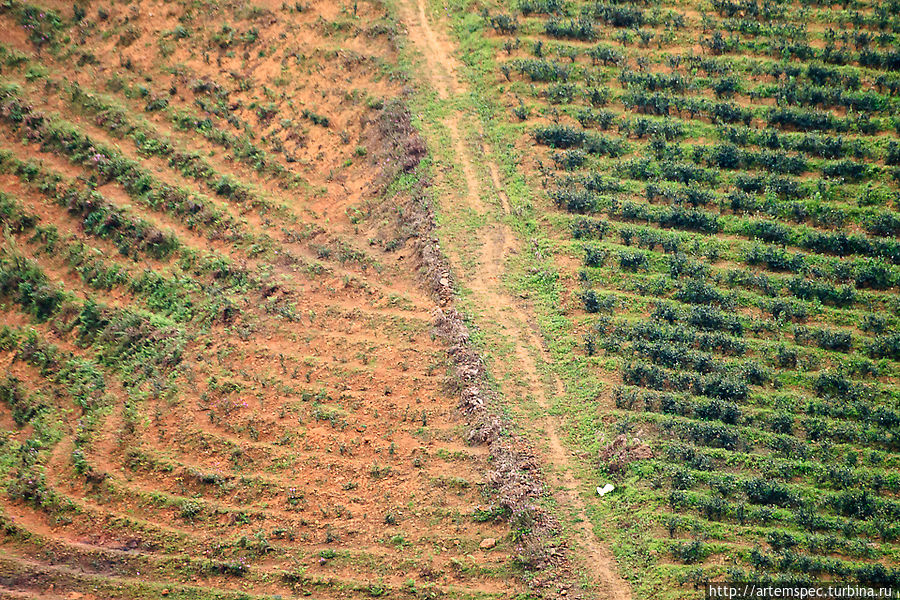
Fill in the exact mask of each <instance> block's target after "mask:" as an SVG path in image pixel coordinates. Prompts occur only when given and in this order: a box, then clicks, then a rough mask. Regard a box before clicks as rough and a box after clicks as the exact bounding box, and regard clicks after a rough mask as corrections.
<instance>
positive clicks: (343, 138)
mask: <svg viewBox="0 0 900 600" xmlns="http://www.w3.org/2000/svg"><path fill="white" fill-rule="evenodd" d="M0 32H2V36H0V38H2V46H0V64H2V70H0V190H2V193H0V215H2V217H0V218H2V224H3V235H4V238H3V241H2V250H0V315H2V316H0V323H2V327H0V365H2V369H0V370H2V372H3V375H2V378H0V398H2V400H3V402H2V403H0V431H2V434H0V480H2V481H3V482H4V485H3V488H2V490H0V520H2V536H0V596H3V597H10V598H22V597H33V598H159V597H163V596H165V597H168V598H249V597H285V598H287V597H299V596H310V597H315V598H338V597H340V598H351V597H380V596H383V597H404V598H406V597H421V598H431V597H447V598H494V597H497V598H509V597H512V596H514V595H515V594H516V593H518V592H519V591H520V588H521V583H520V577H519V573H518V571H517V567H516V566H515V565H514V564H512V563H510V561H509V558H508V555H509V544H511V542H510V541H509V538H508V537H507V533H508V531H507V526H506V525H505V524H503V523H500V522H498V521H497V520H496V519H495V518H494V517H495V516H496V514H498V513H497V511H495V510H494V509H493V507H492V506H491V505H490V504H489V502H490V501H489V500H487V499H486V496H485V473H486V472H487V470H488V465H487V450H486V449H485V448H483V447H479V446H473V445H470V444H469V443H468V442H467V436H468V430H467V428H466V425H465V423H464V421H463V420H462V419H461V418H460V416H459V415H458V414H457V408H456V406H457V401H458V399H457V397H456V393H455V391H454V390H453V389H448V388H447V387H446V385H445V379H446V374H447V366H448V359H447V354H446V348H445V347H444V344H443V341H442V340H441V339H440V337H435V336H434V334H433V331H432V322H433V311H434V310H435V309H436V307H437V306H438V305H439V303H441V302H446V301H447V299H448V298H447V296H446V291H447V289H449V288H448V287H447V286H448V284H447V282H446V281H444V282H443V283H442V284H440V285H437V284H436V285H437V287H435V288H434V289H435V290H436V292H438V293H437V295H433V294H432V292H431V291H430V290H428V289H427V288H426V285H425V283H424V282H423V280H422V277H421V276H420V274H419V273H420V271H421V270H422V268H423V264H422V263H421V256H422V252H423V250H422V249H423V247H426V246H428V245H429V244H431V243H432V240H431V238H430V237H429V236H430V235H431V234H430V233H429V232H430V229H429V228H430V227H431V216H430V213H429V212H428V210H427V206H426V205H424V204H423V202H422V195H421V185H422V183H421V181H420V179H419V175H418V174H417V173H416V169H417V165H418V164H419V162H420V160H421V159H422V158H423V157H424V155H425V145H424V143H423V140H422V139H421V138H420V137H419V136H418V134H416V132H415V131H414V130H413V128H412V125H411V123H410V115H409V113H408V111H407V110H406V109H405V108H404V106H403V103H402V101H400V100H396V99H392V98H396V97H399V96H402V95H403V91H404V87H405V86H407V85H408V82H407V81H406V79H405V75H404V72H403V71H402V70H400V69H399V68H398V66H397V60H398V54H397V48H396V46H395V40H396V38H397V36H398V35H399V32H400V27H399V26H398V23H397V21H396V20H395V19H394V18H393V17H392V16H391V15H390V14H389V13H388V11H387V9H386V8H385V7H384V6H383V5H381V4H380V3H378V2H374V3H373V2H352V3H347V4H346V5H344V4H341V3H334V2H316V1H313V2H296V3H293V2H291V3H280V2H258V3H250V2H230V1H229V2H215V3H206V2H199V3H197V2H154V1H147V2H143V1H137V2H130V3H118V2H113V3H95V2H90V3H87V2H85V3H82V2H77V3H75V4H74V5H72V4H71V3H64V2H54V1H47V2H39V3H36V4H32V3H22V2H19V1H18V0H11V1H10V2H4V3H3V4H2V6H0ZM431 275H432V276H433V277H435V278H444V279H446V274H443V273H436V274H435V273H432V274H431ZM441 286H443V287H441ZM440 290H444V293H443V296H442V295H441V293H439V292H440ZM487 538H493V539H496V540H499V543H497V545H496V546H492V544H491V543H490V542H487V543H484V544H482V542H483V540H485V539H487Z"/></svg>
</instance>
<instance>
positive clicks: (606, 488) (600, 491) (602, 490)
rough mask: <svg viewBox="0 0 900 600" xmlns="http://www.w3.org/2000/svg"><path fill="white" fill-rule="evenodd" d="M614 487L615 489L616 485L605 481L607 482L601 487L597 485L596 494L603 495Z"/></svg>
mask: <svg viewBox="0 0 900 600" xmlns="http://www.w3.org/2000/svg"><path fill="white" fill-rule="evenodd" d="M614 489H616V486H614V485H613V484H611V483H607V484H606V485H604V486H603V487H600V486H597V495H598V496H605V495H607V494H608V493H610V492H611V491H613V490H614Z"/></svg>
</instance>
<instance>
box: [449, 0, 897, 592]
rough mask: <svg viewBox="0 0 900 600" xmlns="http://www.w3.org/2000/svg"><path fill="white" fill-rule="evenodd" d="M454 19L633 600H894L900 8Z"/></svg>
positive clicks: (791, 6) (585, 468)
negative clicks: (779, 595)
mask: <svg viewBox="0 0 900 600" xmlns="http://www.w3.org/2000/svg"><path fill="white" fill-rule="evenodd" d="M442 13H443V14H449V19H447V27H448V29H449V30H450V31H452V32H454V33H455V35H456V39H457V41H458V43H459V44H460V53H459V56H460V58H461V59H462V60H463V61H465V68H464V74H463V77H468V78H469V79H470V80H471V81H472V85H473V88H474V90H475V92H474V93H475V95H476V96H477V98H478V102H477V103H476V109H475V110H477V115H478V116H479V117H480V118H481V120H482V122H483V123H484V124H485V127H486V138H487V139H488V140H489V141H490V143H491V144H492V146H493V148H494V156H495V157H496V158H495V160H496V161H497V164H498V165H499V167H500V171H501V172H502V173H503V185H504V187H505V189H506V191H507V192H508V198H504V202H506V203H507V205H508V207H507V208H505V211H504V212H505V214H504V215H503V216H501V217H500V218H501V219H502V220H504V221H505V222H506V223H508V224H509V225H510V227H512V228H513V229H515V231H516V232H517V233H518V235H519V237H520V238H521V239H522V240H523V247H525V248H526V249H527V250H525V251H522V252H521V253H520V254H519V255H516V256H512V257H511V258H510V263H509V264H510V269H511V270H510V273H511V279H510V289H511V290H512V291H515V292H517V293H519V294H521V296H522V297H523V298H529V302H530V303H531V305H532V307H533V310H534V312H535V315H536V319H537V323H538V325H539V327H540V330H541V333H542V334H543V337H544V342H545V343H546V344H547V347H548V350H547V355H546V357H545V359H544V360H543V366H544V367H545V368H547V369H548V370H549V371H550V372H553V373H556V374H557V375H558V376H559V377H560V378H561V379H562V380H563V383H564V388H565V390H564V392H563V393H561V394H558V395H557V397H556V398H555V401H554V403H553V404H552V405H551V406H550V407H549V408H550V410H552V411H553V413H554V414H558V415H561V417H560V418H561V419H563V421H564V422H565V423H566V430H567V432H568V434H569V436H568V437H569V439H568V441H569V446H570V449H571V450H573V451H575V452H578V453H580V456H581V457H582V459H581V467H580V468H578V469H577V470H576V472H577V473H578V474H579V475H580V476H581V479H580V481H581V483H580V486H579V489H580V490H581V496H582V498H583V499H584V500H585V502H587V503H588V510H587V513H588V516H590V517H591V519H592V523H593V526H594V533H596V534H597V535H598V536H599V537H600V538H602V539H605V540H606V541H608V542H609V543H610V544H611V545H612V549H613V551H614V553H615V555H616V558H617V560H618V564H619V571H620V573H621V574H622V575H623V576H624V577H625V578H627V579H628V580H629V581H630V583H631V584H632V587H633V589H634V595H635V596H636V597H641V598H683V597H693V596H702V593H703V592H702V591H701V590H700V589H697V586H698V584H700V583H702V582H703V581H706V580H709V579H714V580H726V579H729V580H735V579H737V580H748V579H749V580H757V581H760V580H761V581H766V580H779V581H795V582H796V581H811V580H813V581H814V580H822V579H835V580H838V581H854V582H862V583H868V584H875V585H886V586H889V585H893V586H896V585H897V583H898V582H900V569H898V564H900V545H898V544H900V526H898V524H900V497H898V492H900V478H898V466H900V445H898V433H900V392H898V387H897V384H898V375H900V364H898V360H900V334H898V331H900V329H898V316H900V297H898V293H897V291H898V284H900V269H898V265H900V241H898V234H900V192H898V181H900V140H898V134H900V96H898V94H900V73H898V70H900V62H898V60H900V54H898V51H897V48H898V44H897V41H898V37H897V36H898V35H900V16H898V15H900V7H898V5H897V3H896V2H892V1H890V0H888V1H885V2H869V1H851V2H844V3H842V4H837V3H828V2H787V1H777V0H776V1H768V0H767V1H764V2H762V1H760V2H757V1H756V0H748V1H740V2H732V1H731V0H712V1H711V2H707V1H706V0H702V1H698V0H689V1H679V2H669V1H667V0H661V1H651V0H648V1H646V2H631V3H629V2H617V1H614V0H613V1H610V2H603V1H597V2H594V1H590V2H589V1H583V0H521V1H510V2H508V3H507V2H482V3H479V4H478V5H477V6H472V5H469V4H466V3H454V2H449V3H440V2H435V3H433V4H432V12H431V15H432V18H434V19H440V18H441V17H440V16H439V15H441V14H442ZM520 410H521V412H522V414H523V415H524V416H528V415H536V414H538V412H540V410H539V409H537V408H535V407H533V406H529V405H528V404H523V405H522V407H521V409H520ZM619 436H621V437H619ZM617 438H618V439H617ZM604 481H612V482H613V483H614V484H615V485H616V486H617V490H616V491H615V492H614V493H613V494H612V495H610V496H606V497H604V498H600V497H598V496H597V495H596V494H595V493H594V488H595V486H597V484H598V483H602V482H604ZM588 566H589V565H588Z"/></svg>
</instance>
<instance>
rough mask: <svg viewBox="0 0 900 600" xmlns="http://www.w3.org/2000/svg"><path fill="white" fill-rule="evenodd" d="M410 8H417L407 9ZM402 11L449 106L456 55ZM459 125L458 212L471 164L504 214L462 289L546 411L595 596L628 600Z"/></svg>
mask: <svg viewBox="0 0 900 600" xmlns="http://www.w3.org/2000/svg"><path fill="white" fill-rule="evenodd" d="M413 2H415V6H412V4H413ZM400 8H401V13H402V17H403V20H404V21H405V22H406V25H407V29H408V33H409V37H410V40H411V41H412V42H413V43H414V44H415V45H416V46H417V47H418V50H419V52H420V53H421V55H422V56H423V57H424V59H425V64H426V66H427V74H426V76H427V77H428V79H429V82H430V84H431V85H432V86H433V87H434V88H435V90H436V91H437V94H438V97H439V98H440V99H441V100H452V99H454V98H459V97H461V96H462V95H464V94H466V93H467V92H468V90H467V89H466V87H465V85H464V84H463V83H461V82H460V81H459V80H458V78H457V77H456V73H457V70H458V68H457V63H456V60H455V58H454V56H453V52H454V47H453V45H452V44H451V43H450V42H449V41H448V40H446V39H444V38H443V37H442V36H440V35H438V33H436V32H435V30H434V29H433V27H432V25H431V24H430V23H429V21H428V16H427V14H426V0H402V1H401V3H400ZM460 119H461V115H460V114H459V110H458V109H452V108H451V111H450V115H448V116H447V117H446V118H445V119H444V122H443V125H444V126H445V127H446V128H447V131H448V133H449V135H450V141H451V143H452V146H453V150H454V154H455V158H456V161H455V162H456V164H457V166H459V167H460V168H461V169H462V172H463V174H464V176H465V180H466V191H467V193H466V194H464V195H461V196H460V197H458V198H455V200H459V205H460V206H466V207H468V208H470V209H473V210H475V211H477V212H479V213H485V212H486V211H485V209H486V207H485V203H484V202H483V200H482V194H483V193H484V192H485V190H484V189H482V185H481V183H480V181H479V179H478V177H477V176H476V175H475V165H476V164H481V165H484V166H486V167H487V170H488V173H489V175H490V181H491V186H492V189H490V190H487V192H489V193H490V194H495V195H496V196H497V198H498V199H499V201H500V207H501V209H502V214H501V215H494V216H493V217H491V216H490V215H488V217H489V218H488V225H487V226H485V227H482V228H481V230H480V231H479V233H478V235H479V238H480V239H479V242H480V246H481V248H482V251H481V256H480V261H479V262H480V264H479V266H478V268H476V269H475V270H474V273H473V274H472V276H471V277H469V278H467V279H466V281H465V284H466V285H467V286H468V287H469V288H470V289H471V290H472V292H473V294H474V295H475V296H476V297H477V298H478V299H479V304H481V305H482V307H483V309H484V311H485V314H486V316H487V317H488V319H489V320H490V321H493V322H494V323H496V324H497V325H499V326H500V328H501V329H502V330H503V331H504V333H505V335H506V336H507V337H508V338H509V339H508V341H511V342H512V344H511V346H512V348H514V352H515V356H516V359H517V361H518V364H519V365H520V372H519V374H520V375H522V376H523V377H524V379H525V381H526V384H527V386H528V390H529V392H530V393H531V394H532V395H533V397H534V398H535V400H536V401H537V403H538V405H539V406H540V408H541V410H542V411H543V412H544V415H543V417H542V418H541V420H540V421H539V422H538V423H537V425H538V428H539V429H540V430H541V431H542V432H543V433H544V434H545V435H546V437H547V441H548V447H547V451H546V452H547V454H546V455H545V456H544V457H543V459H544V462H545V464H548V465H551V466H552V467H553V468H552V469H548V476H549V477H550V479H551V481H550V483H551V485H552V487H553V492H554V494H555V495H556V499H557V501H558V503H559V505H560V506H561V507H565V508H566V509H567V512H568V511H571V514H572V516H573V517H574V522H573V523H572V527H573V534H574V537H575V538H576V539H575V540H573V541H574V542H575V543H576V547H577V551H579V552H580V554H582V557H581V558H583V559H584V561H585V563H586V566H587V568H588V576H589V577H590V578H591V579H592V580H593V583H594V586H595V591H596V593H597V597H598V598H604V599H609V600H629V599H630V598H631V590H630V588H629V586H628V584H627V583H626V582H625V581H624V580H623V579H622V577H621V576H620V575H619V573H618V568H617V566H616V563H615V559H614V558H613V556H612V554H611V552H610V551H609V549H608V548H606V546H605V545H604V544H602V543H601V542H600V541H599V540H598V539H597V537H596V536H595V535H594V532H593V530H592V526H591V522H590V520H588V518H587V510H586V508H587V507H586V505H585V502H584V500H583V499H582V497H581V495H580V494H579V483H578V481H577V480H576V478H575V477H574V475H572V472H571V471H572V468H573V466H574V463H573V460H572V458H571V455H570V452H569V451H568V449H567V448H566V447H565V445H564V444H563V443H562V440H561V438H560V431H561V429H562V422H561V419H560V418H559V417H556V416H553V415H550V414H549V411H550V409H551V406H552V394H555V395H557V396H558V395H562V394H564V393H565V388H564V386H563V383H562V381H561V380H560V379H559V378H558V377H556V376H555V375H554V374H552V373H551V374H550V378H551V379H552V381H551V385H550V386H547V385H545V383H544V382H542V381H541V374H540V372H539V370H538V361H537V360H536V359H535V356H534V355H533V354H532V352H533V353H534V354H535V355H537V357H538V359H539V360H540V363H543V364H549V363H550V362H551V357H550V355H549V353H548V351H547V350H546V348H545V347H544V345H543V342H542V340H541V338H540V335H539V334H538V332H537V331H536V330H535V328H534V327H533V326H532V325H531V324H529V322H528V321H529V319H528V315H527V314H523V312H524V310H523V309H522V308H520V307H519V306H517V305H516V303H515V301H514V300H513V298H512V297H511V296H510V295H509V294H507V293H506V292H505V291H503V289H502V281H501V278H502V275H503V270H504V264H505V262H506V258H507V257H508V256H509V254H510V253H514V252H517V251H519V244H518V243H517V240H516V238H515V235H514V233H513V232H512V230H511V229H510V227H509V226H508V225H507V224H506V223H504V222H503V221H502V220H501V218H502V217H503V216H506V215H508V214H509V213H510V207H509V198H508V197H507V195H506V193H505V192H504V191H503V183H502V180H501V177H500V170H499V168H498V166H497V164H496V163H495V162H493V161H492V160H491V159H490V156H491V154H490V151H489V148H488V146H487V144H486V143H484V142H483V141H482V142H480V144H479V145H478V146H479V147H478V151H479V152H480V156H479V157H478V158H477V159H476V157H475V155H474V153H473V151H472V150H471V149H469V148H468V147H467V146H466V143H465V142H466V140H464V139H463V138H462V136H461V135H460V126H459V125H460ZM479 134H480V132H479ZM476 160H477V161H478V163H476ZM452 204H453V203H452V202H450V203H445V204H444V206H445V207H446V206H451V205H452ZM451 261H452V262H456V263H457V264H456V265H455V266H457V267H458V260H454V257H451ZM457 271H458V275H460V274H462V272H463V271H462V269H459V268H457ZM510 395H511V394H510Z"/></svg>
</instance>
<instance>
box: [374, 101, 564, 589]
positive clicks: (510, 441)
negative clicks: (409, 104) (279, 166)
mask: <svg viewBox="0 0 900 600" xmlns="http://www.w3.org/2000/svg"><path fill="white" fill-rule="evenodd" d="M376 131H377V135H378V138H379V141H380V144H381V153H382V155H381V156H380V158H379V163H380V164H381V165H382V181H383V182H385V183H388V182H390V181H391V180H392V179H393V178H394V177H396V176H398V175H399V174H401V173H402V172H407V173H408V172H412V171H413V170H414V169H415V167H416V166H417V165H418V163H419V161H420V160H421V158H423V157H424V155H425V152H426V146H425V142H424V140H423V139H422V138H421V136H420V135H419V133H418V132H417V131H416V130H415V128H414V127H413V126H412V123H411V121H410V114H409V111H408V109H407V108H406V107H405V105H403V104H402V103H400V102H392V103H391V104H388V105H386V106H385V107H384V108H383V109H382V110H381V112H380V114H379V116H378V117H377V121H376ZM429 185H430V184H429V182H428V181H426V180H425V179H420V180H419V182H418V185H417V186H413V192H412V193H410V194H409V197H408V198H407V199H406V200H405V201H404V202H403V203H402V205H400V206H397V207H396V209H397V210H395V211H392V212H394V214H396V215H397V223H396V225H397V226H398V229H399V230H400V231H401V232H402V233H403V234H404V235H405V236H406V240H407V241H409V242H411V244H412V248H413V250H414V255H415V258H416V262H417V264H418V266H419V276H420V278H421V280H422V284H423V285H424V286H425V289H427V290H428V291H429V293H430V294H431V295H432V297H433V298H434V299H435V301H436V302H437V304H438V305H439V307H438V308H436V309H435V310H434V312H433V322H434V327H433V332H434V335H436V336H437V337H438V338H440V339H442V340H443V341H444V343H445V344H446V345H447V353H448V356H449V358H450V361H451V364H452V371H451V375H450V376H449V382H448V383H449V385H450V386H451V388H452V389H453V390H455V392H456V393H458V395H459V409H460V412H461V414H462V415H463V417H464V418H465V419H466V421H467V423H468V424H469V427H470V429H469V436H468V437H469V440H468V441H469V443H472V444H484V445H486V446H487V447H488V449H489V452H490V464H491V469H490V471H489V472H488V473H487V477H486V479H487V483H488V485H489V487H490V489H491V491H492V495H493V500H494V503H495V506H493V507H492V510H493V511H494V512H495V513H496V514H498V515H503V516H504V517H506V518H508V519H509V521H510V523H511V524H512V525H513V526H514V527H515V528H517V529H524V530H526V531H528V532H529V533H528V534H527V535H526V536H524V537H523V538H520V539H519V541H518V542H519V543H518V546H517V548H516V555H517V556H516V558H517V559H518V560H519V561H520V562H522V564H523V565H524V566H526V567H527V568H528V569H529V570H531V571H533V572H534V573H535V576H534V577H532V578H531V579H530V580H529V585H530V586H531V587H532V588H533V589H535V590H536V591H550V589H551V588H552V589H553V590H554V591H556V592H561V593H567V591H568V590H570V589H573V588H574V587H575V584H574V580H575V577H574V574H573V573H572V571H571V566H570V563H569V560H568V557H567V552H566V550H567V548H566V545H565V543H564V542H563V541H561V539H560V535H559V534H560V527H559V522H558V520H557V519H556V517H555V516H554V515H552V514H551V513H550V512H549V511H547V510H545V509H544V508H542V507H541V506H539V500H540V498H541V497H542V496H543V494H544V484H543V481H542V477H541V472H540V465H539V463H538V461H537V459H536V458H535V455H534V452H533V451H532V449H531V448H530V447H529V446H528V444H527V443H526V442H525V441H524V440H523V439H522V438H521V437H519V436H517V435H516V434H515V433H514V432H513V431H512V429H513V428H512V425H511V423H510V422H509V420H508V419H507V418H505V417H504V416H503V415H502V414H501V413H500V411H499V409H498V407H497V406H496V402H495V400H496V392H495V391H494V390H493V389H492V387H491V385H490V383H489V381H488V377H487V372H486V370H485V366H484V361H483V360H482V358H481V356H480V354H479V353H478V351H477V350H476V349H475V348H474V347H473V344H472V343H471V341H470V338H469V330H468V328H467V326H466V324H465V322H464V318H463V315H462V314H460V313H459V311H457V310H456V309H455V308H454V307H453V299H454V292H453V275H452V271H451V268H450V264H449V261H448V260H447V257H446V256H445V255H444V253H443V251H442V250H441V247H440V243H439V241H438V239H437V236H436V235H435V230H436V222H435V216H434V211H433V210H432V207H431V204H430V202H429V200H430V198H429V193H428V188H429ZM573 597H577V595H573Z"/></svg>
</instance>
